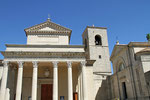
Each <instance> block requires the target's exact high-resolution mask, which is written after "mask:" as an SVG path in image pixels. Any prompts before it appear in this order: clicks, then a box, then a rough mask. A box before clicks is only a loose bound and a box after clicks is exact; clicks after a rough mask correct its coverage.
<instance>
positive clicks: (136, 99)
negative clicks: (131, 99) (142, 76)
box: [128, 45, 138, 100]
mask: <svg viewBox="0 0 150 100" xmlns="http://www.w3.org/2000/svg"><path fill="white" fill-rule="evenodd" d="M128 51H129V61H130V65H131V74H132V77H133V86H134V91H135V100H138V98H137V90H136V84H135V78H134V71H133V64H132V61H131V52H130V47H129V45H128Z"/></svg>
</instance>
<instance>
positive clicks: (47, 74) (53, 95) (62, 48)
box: [0, 19, 111, 100]
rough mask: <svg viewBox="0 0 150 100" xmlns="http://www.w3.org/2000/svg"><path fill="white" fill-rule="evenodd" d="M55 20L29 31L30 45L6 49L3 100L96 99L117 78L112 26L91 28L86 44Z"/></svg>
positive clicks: (0, 92)
mask: <svg viewBox="0 0 150 100" xmlns="http://www.w3.org/2000/svg"><path fill="white" fill-rule="evenodd" d="M71 33H72V30H70V29H68V28H66V27H63V26H60V25H59V24H56V23H54V22H52V21H51V20H50V19H47V21H45V22H43V23H40V24H37V25H35V26H32V27H29V28H26V29H25V34H26V36H27V44H6V50H5V51H1V54H2V55H3V56H4V59H3V60H1V66H0V85H1V87H0V100H95V98H96V97H98V95H99V94H98V91H99V89H100V87H101V83H102V81H103V80H105V79H106V77H107V76H108V75H111V67H110V60H109V48H108V40H107V28H105V27H94V26H87V27H86V28H85V30H84V32H83V34H82V38H83V45H70V44H69V43H70V37H71Z"/></svg>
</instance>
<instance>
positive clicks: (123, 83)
mask: <svg viewBox="0 0 150 100" xmlns="http://www.w3.org/2000/svg"><path fill="white" fill-rule="evenodd" d="M122 90H123V96H124V99H127V98H128V96H127V88H126V83H125V82H122Z"/></svg>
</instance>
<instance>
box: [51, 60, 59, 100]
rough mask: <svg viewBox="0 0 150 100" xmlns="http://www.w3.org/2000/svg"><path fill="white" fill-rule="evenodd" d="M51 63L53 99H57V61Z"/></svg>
mask: <svg viewBox="0 0 150 100" xmlns="http://www.w3.org/2000/svg"><path fill="white" fill-rule="evenodd" d="M52 63H53V100H58V62H52Z"/></svg>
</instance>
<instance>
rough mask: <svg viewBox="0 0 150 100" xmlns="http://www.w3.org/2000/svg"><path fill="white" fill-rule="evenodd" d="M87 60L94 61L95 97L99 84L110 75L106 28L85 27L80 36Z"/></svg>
mask: <svg viewBox="0 0 150 100" xmlns="http://www.w3.org/2000/svg"><path fill="white" fill-rule="evenodd" d="M82 38H83V44H84V45H85V52H86V58H87V59H93V60H96V61H95V63H94V65H93V77H94V84H95V87H94V91H95V96H96V94H97V92H98V90H99V88H100V87H101V83H102V81H103V80H105V79H106V77H107V76H108V75H110V74H111V65H110V60H109V57H110V56H109V46H108V38H107V28H104V27H94V26H87V27H86V29H85V30H84V32H83V34H82Z"/></svg>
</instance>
